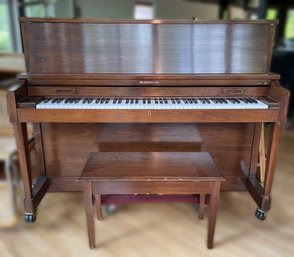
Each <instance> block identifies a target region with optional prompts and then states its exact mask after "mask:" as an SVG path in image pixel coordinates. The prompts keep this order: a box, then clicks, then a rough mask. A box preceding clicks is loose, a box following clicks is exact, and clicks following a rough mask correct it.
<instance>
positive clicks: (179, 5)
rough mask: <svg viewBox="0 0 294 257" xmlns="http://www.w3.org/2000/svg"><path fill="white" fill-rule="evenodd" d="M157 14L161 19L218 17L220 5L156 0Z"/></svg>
mask: <svg viewBox="0 0 294 257" xmlns="http://www.w3.org/2000/svg"><path fill="white" fill-rule="evenodd" d="M155 6H156V15H155V17H157V18H160V19H191V18H193V17H197V18H199V19H218V11H219V6H218V5H217V4H206V3H201V2H193V1H185V0H156V3H155Z"/></svg>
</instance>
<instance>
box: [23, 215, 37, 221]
mask: <svg viewBox="0 0 294 257" xmlns="http://www.w3.org/2000/svg"><path fill="white" fill-rule="evenodd" d="M36 218H37V216H36V213H26V214H25V215H24V220H25V221H26V222H29V223H33V222H35V221H36Z"/></svg>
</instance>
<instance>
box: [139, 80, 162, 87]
mask: <svg viewBox="0 0 294 257" xmlns="http://www.w3.org/2000/svg"><path fill="white" fill-rule="evenodd" d="M139 84H140V85H143V86H144V85H147V86H148V85H159V81H158V80H140V81H139Z"/></svg>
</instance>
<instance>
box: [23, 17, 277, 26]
mask: <svg viewBox="0 0 294 257" xmlns="http://www.w3.org/2000/svg"><path fill="white" fill-rule="evenodd" d="M19 22H21V23H97V24H269V25H277V24H279V20H249V19H229V20H208V19H152V20H134V19H97V18H83V19H82V18H51V17H47V18H30V17H19Z"/></svg>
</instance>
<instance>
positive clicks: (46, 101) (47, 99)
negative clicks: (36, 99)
mask: <svg viewBox="0 0 294 257" xmlns="http://www.w3.org/2000/svg"><path fill="white" fill-rule="evenodd" d="M51 100H52V98H46V99H44V103H48V102H49V101H51Z"/></svg>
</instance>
